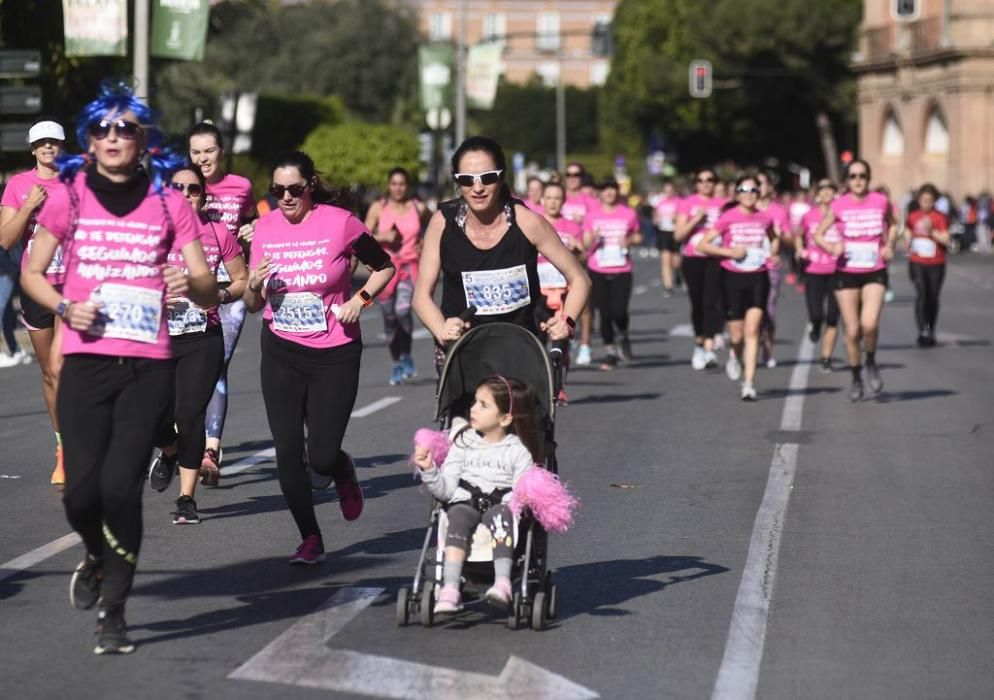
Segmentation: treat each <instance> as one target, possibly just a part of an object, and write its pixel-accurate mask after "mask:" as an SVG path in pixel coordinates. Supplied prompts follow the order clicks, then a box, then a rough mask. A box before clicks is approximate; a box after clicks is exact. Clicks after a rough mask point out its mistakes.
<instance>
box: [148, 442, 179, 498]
mask: <svg viewBox="0 0 994 700" xmlns="http://www.w3.org/2000/svg"><path fill="white" fill-rule="evenodd" d="M178 461H179V457H178V453H177V454H175V455H173V456H172V457H170V456H168V455H167V454H166V453H165V452H163V451H162V450H159V454H158V455H156V457H155V459H153V460H152V467H151V468H150V469H149V470H148V484H149V486H151V487H152V488H153V489H155V490H156V491H158V492H159V493H162V492H163V491H165V490H166V489H167V488H169V484H171V483H172V481H173V475H174V474H175V473H176V464H177V462H178Z"/></svg>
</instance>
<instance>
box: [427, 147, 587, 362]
mask: <svg viewBox="0 0 994 700" xmlns="http://www.w3.org/2000/svg"><path fill="white" fill-rule="evenodd" d="M504 172H505V161H504V152H503V150H502V149H501V147H500V145H498V144H497V143H496V142H495V141H493V140H492V139H488V138H486V137H482V136H474V137H471V138H469V139H467V140H466V141H464V142H463V143H462V145H461V146H459V148H458V149H457V150H456V152H455V154H454V155H453V156H452V174H453V179H454V180H455V181H456V185H457V187H458V188H459V194H460V197H459V198H457V199H454V200H450V201H448V202H443V203H442V204H441V206H440V207H439V211H438V212H436V213H435V215H434V216H433V217H432V219H431V221H430V222H429V224H428V230H427V231H426V232H425V238H424V246H423V249H422V252H421V263H420V272H419V276H418V280H417V284H416V286H415V288H414V310H415V312H416V313H417V314H418V317H419V318H420V319H421V322H422V323H424V325H425V327H426V328H428V330H429V331H430V332H431V334H432V335H433V336H434V337H435V342H436V343H437V344H438V346H439V347H444V346H445V345H446V344H448V343H450V342H452V341H455V340H457V339H458V338H459V337H460V336H461V335H462V334H463V333H464V332H465V331H466V330H467V329H468V328H469V327H470V326H471V325H473V324H477V323H491V322H495V321H504V322H508V323H514V324H517V325H520V326H523V327H525V328H528V329H529V330H532V331H537V330H541V331H544V332H546V333H548V335H549V338H550V339H551V340H563V339H565V338H569V337H572V335H573V326H574V325H575V323H574V321H573V319H574V318H576V317H577V316H578V315H579V314H580V312H581V311H582V310H583V307H584V306H585V305H586V303H587V297H588V295H589V293H590V278H589V277H587V274H586V273H585V272H584V271H583V268H582V267H581V266H580V264H579V263H578V262H577V260H576V258H575V257H574V256H573V255H572V254H571V253H570V252H569V250H567V249H566V247H565V246H564V245H563V244H562V242H561V241H560V240H559V235H558V234H557V233H556V232H555V230H553V228H552V226H551V225H550V224H549V223H548V222H547V221H546V220H545V219H544V218H543V217H541V216H539V215H538V214H535V213H534V212H532V211H529V210H528V208H527V207H525V206H524V204H523V203H522V202H520V201H519V200H516V199H514V198H513V197H512V196H511V192H510V190H509V189H508V187H507V185H506V184H505V182H504ZM538 253H541V254H542V255H544V256H545V257H546V258H547V259H548V260H549V262H551V263H552V264H553V266H555V267H556V269H558V270H559V271H560V272H561V273H562V274H563V276H564V277H565V278H566V280H567V283H568V284H569V290H570V291H569V294H568V295H567V297H566V301H565V304H564V307H563V310H562V312H561V315H559V316H556V317H555V318H552V319H550V320H549V321H548V322H547V323H543V324H541V328H537V327H536V322H535V318H534V311H535V306H536V305H537V304H538V303H539V302H540V301H541V293H540V291H539V280H538V271H537V269H536V264H537V260H536V259H537V255H538ZM439 277H441V279H442V305H441V308H439V306H438V305H436V304H435V302H434V300H433V298H432V297H433V293H434V290H435V286H436V285H437V284H438V280H439ZM469 306H473V307H475V308H476V315H475V316H474V317H473V319H472V321H463V320H461V319H460V318H459V315H460V314H462V313H463V312H465V311H466V310H467V308H468V307H469Z"/></svg>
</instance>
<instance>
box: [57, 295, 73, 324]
mask: <svg viewBox="0 0 994 700" xmlns="http://www.w3.org/2000/svg"><path fill="white" fill-rule="evenodd" d="M70 304H72V302H71V301H69V300H68V299H63V300H62V301H60V302H59V305H58V306H56V307H55V315H56V316H58V317H59V318H61V319H62V320H63V321H64V320H66V312H67V311H68V310H69V306H70Z"/></svg>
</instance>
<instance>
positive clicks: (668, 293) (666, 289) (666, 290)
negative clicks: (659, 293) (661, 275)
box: [663, 287, 673, 299]
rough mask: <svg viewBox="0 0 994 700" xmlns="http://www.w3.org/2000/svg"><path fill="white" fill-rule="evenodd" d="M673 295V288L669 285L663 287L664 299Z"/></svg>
mask: <svg viewBox="0 0 994 700" xmlns="http://www.w3.org/2000/svg"><path fill="white" fill-rule="evenodd" d="M672 296H673V290H672V289H671V288H669V287H663V299H669V298H670V297H672Z"/></svg>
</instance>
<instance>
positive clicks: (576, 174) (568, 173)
mask: <svg viewBox="0 0 994 700" xmlns="http://www.w3.org/2000/svg"><path fill="white" fill-rule="evenodd" d="M566 177H583V173H582V172H572V173H571V172H569V171H567V172H566Z"/></svg>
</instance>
